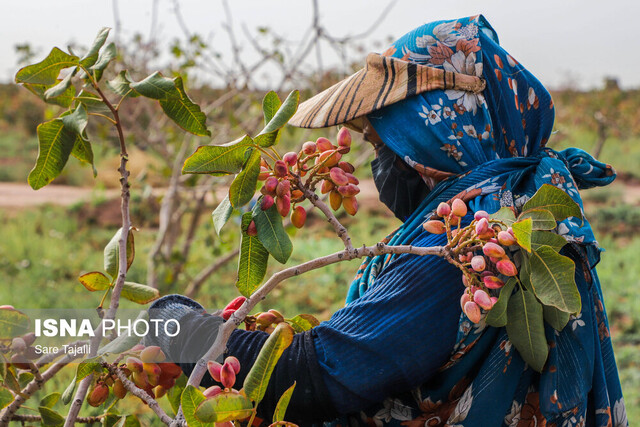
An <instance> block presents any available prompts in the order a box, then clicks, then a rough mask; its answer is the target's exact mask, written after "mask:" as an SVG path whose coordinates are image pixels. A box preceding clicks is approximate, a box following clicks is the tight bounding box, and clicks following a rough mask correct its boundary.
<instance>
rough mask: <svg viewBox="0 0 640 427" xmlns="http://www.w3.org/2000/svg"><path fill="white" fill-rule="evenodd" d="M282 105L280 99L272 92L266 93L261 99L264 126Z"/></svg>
mask: <svg viewBox="0 0 640 427" xmlns="http://www.w3.org/2000/svg"><path fill="white" fill-rule="evenodd" d="M281 105H282V101H280V97H279V96H278V94H277V93H275V92H274V91H270V92H267V94H266V95H265V96H264V98H263V99H262V113H263V114H264V125H265V126H266V125H268V124H269V122H270V121H271V119H273V116H275V115H276V113H277V112H278V109H279V108H280V106H281Z"/></svg>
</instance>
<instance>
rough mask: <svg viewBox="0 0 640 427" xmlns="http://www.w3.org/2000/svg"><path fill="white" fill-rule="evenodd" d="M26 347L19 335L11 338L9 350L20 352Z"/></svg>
mask: <svg viewBox="0 0 640 427" xmlns="http://www.w3.org/2000/svg"><path fill="white" fill-rule="evenodd" d="M26 349H27V343H26V342H25V341H24V340H23V339H22V338H20V337H16V338H14V339H12V340H11V351H13V352H14V353H22V352H23V351H25V350H26Z"/></svg>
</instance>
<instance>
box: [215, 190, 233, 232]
mask: <svg viewBox="0 0 640 427" xmlns="http://www.w3.org/2000/svg"><path fill="white" fill-rule="evenodd" d="M232 212H233V206H231V202H230V201H229V196H226V197H225V198H224V200H222V202H220V204H219V205H218V207H217V208H216V209H215V210H214V211H213V213H212V214H211V216H212V217H213V228H214V229H215V230H216V233H217V234H218V235H220V230H222V227H224V225H225V224H226V223H227V221H228V220H229V218H230V217H231V213H232Z"/></svg>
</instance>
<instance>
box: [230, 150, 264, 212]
mask: <svg viewBox="0 0 640 427" xmlns="http://www.w3.org/2000/svg"><path fill="white" fill-rule="evenodd" d="M260 159H261V156H260V151H259V150H255V149H254V150H253V151H252V152H251V155H250V156H249V159H248V160H247V163H245V165H244V169H242V171H241V172H240V173H239V174H238V176H236V178H235V179H234V180H233V182H232V183H231V187H230V188H229V201H230V202H231V205H232V206H233V207H234V208H239V207H241V206H244V205H246V204H247V203H249V201H250V200H251V199H252V198H253V195H254V193H255V192H256V185H257V184H258V175H259V174H260Z"/></svg>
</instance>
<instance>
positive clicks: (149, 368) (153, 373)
mask: <svg viewBox="0 0 640 427" xmlns="http://www.w3.org/2000/svg"><path fill="white" fill-rule="evenodd" d="M142 368H143V369H144V373H145V374H147V381H148V382H149V384H151V385H152V386H154V387H155V386H157V385H158V381H159V380H160V374H161V373H162V371H161V370H160V367H159V366H158V365H157V364H156V363H143V364H142Z"/></svg>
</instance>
